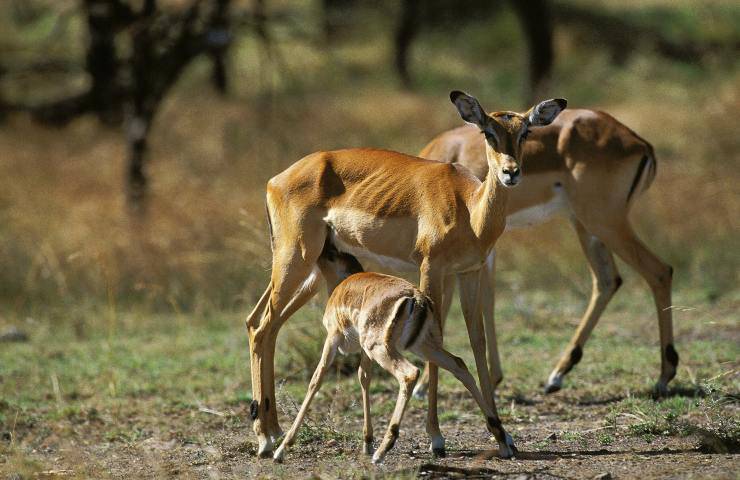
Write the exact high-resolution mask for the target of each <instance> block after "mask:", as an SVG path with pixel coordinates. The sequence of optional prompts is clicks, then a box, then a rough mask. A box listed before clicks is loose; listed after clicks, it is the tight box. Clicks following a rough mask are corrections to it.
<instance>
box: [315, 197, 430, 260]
mask: <svg viewBox="0 0 740 480" xmlns="http://www.w3.org/2000/svg"><path fill="white" fill-rule="evenodd" d="M324 221H325V222H326V223H327V224H328V225H330V226H331V227H332V228H331V230H330V239H331V242H332V243H333V244H334V245H335V246H336V247H337V249H338V250H339V251H340V252H344V253H348V254H350V255H353V256H355V257H357V258H358V259H360V260H366V261H370V262H374V263H376V264H377V265H379V266H380V267H382V268H383V269H388V270H391V271H394V272H414V271H418V269H419V267H418V265H416V264H414V263H413V262H412V261H411V260H410V259H409V258H404V256H405V255H410V252H411V251H412V250H413V242H414V238H415V235H416V231H415V228H416V226H415V224H414V220H412V219H397V218H386V219H383V218H375V217H373V216H371V215H368V214H367V213H365V212H362V211H361V210H353V209H344V208H332V209H331V210H329V212H328V214H327V215H326V217H325V218H324ZM412 228H413V229H414V230H412ZM376 250H381V251H383V252H384V253H387V252H389V251H390V252H397V254H394V255H382V254H378V253H376Z"/></svg>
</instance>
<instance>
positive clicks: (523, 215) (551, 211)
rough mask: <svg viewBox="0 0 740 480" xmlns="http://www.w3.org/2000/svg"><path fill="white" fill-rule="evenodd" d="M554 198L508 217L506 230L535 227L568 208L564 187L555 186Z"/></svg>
mask: <svg viewBox="0 0 740 480" xmlns="http://www.w3.org/2000/svg"><path fill="white" fill-rule="evenodd" d="M553 192H554V195H553V196H552V198H551V199H550V200H549V201H547V202H545V203H541V204H539V205H534V206H532V207H529V208H525V209H523V210H519V211H518V212H515V213H512V214H511V215H509V216H508V217H506V230H513V229H516V228H526V227H533V226H535V225H538V224H540V223H543V222H546V221H547V220H549V219H550V218H552V217H554V216H555V215H558V214H560V213H562V212H564V211H567V210H568V199H567V198H566V196H565V192H564V191H563V188H562V187H553Z"/></svg>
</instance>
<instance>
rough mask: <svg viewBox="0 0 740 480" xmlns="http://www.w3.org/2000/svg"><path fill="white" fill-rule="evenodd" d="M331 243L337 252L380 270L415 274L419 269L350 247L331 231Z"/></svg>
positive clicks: (405, 262) (394, 259)
mask: <svg viewBox="0 0 740 480" xmlns="http://www.w3.org/2000/svg"><path fill="white" fill-rule="evenodd" d="M331 241H332V243H333V244H334V246H336V247H337V250H339V251H340V252H344V253H349V254H350V255H353V256H355V257H357V258H358V259H360V261H362V260H366V261H370V262H373V263H376V264H378V265H379V266H380V267H382V268H385V269H388V270H391V271H394V272H415V271H417V270H419V267H418V266H417V265H414V264H413V263H411V262H408V261H405V260H401V259H398V258H394V257H388V256H385V255H378V254H376V253H373V252H371V251H370V250H368V249H366V248H362V247H358V246H354V245H350V244H349V243H346V242H344V241H343V240H342V239H341V238H339V237H338V236H337V235H336V233H335V232H334V231H333V230H332V233H331Z"/></svg>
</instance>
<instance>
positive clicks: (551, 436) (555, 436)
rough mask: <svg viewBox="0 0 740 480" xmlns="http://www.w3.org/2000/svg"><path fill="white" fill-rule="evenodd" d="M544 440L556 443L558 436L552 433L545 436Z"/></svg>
mask: <svg viewBox="0 0 740 480" xmlns="http://www.w3.org/2000/svg"><path fill="white" fill-rule="evenodd" d="M546 440H550V441H551V442H557V441H558V434H557V433H555V432H552V433H551V434H550V435H548V436H547V438H546Z"/></svg>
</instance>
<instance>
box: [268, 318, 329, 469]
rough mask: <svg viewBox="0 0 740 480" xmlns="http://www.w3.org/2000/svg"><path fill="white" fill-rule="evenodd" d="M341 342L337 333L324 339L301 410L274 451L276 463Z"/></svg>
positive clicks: (303, 415)
mask: <svg viewBox="0 0 740 480" xmlns="http://www.w3.org/2000/svg"><path fill="white" fill-rule="evenodd" d="M341 340H342V335H341V334H340V333H337V332H331V333H329V335H328V336H327V337H326V341H325V342H324V350H323V351H322V352H321V360H320V361H319V365H318V366H317V367H316V370H315V371H314V372H313V376H312V377H311V382H310V383H309V384H308V391H307V392H306V398H305V399H304V400H303V404H302V405H301V409H300V410H299V411H298V416H296V418H295V421H293V426H292V427H290V430H288V433H287V434H286V435H285V438H284V439H283V443H281V444H280V446H279V447H278V449H277V450H275V455H274V457H273V458H274V460H275V461H276V462H282V461H283V457H284V456H285V448H286V446H289V445H292V444H293V441H294V440H295V435H296V433H297V432H298V428H300V426H301V423H303V418H304V417H305V416H306V412H307V411H308V407H309V406H310V405H311V401H312V400H313V397H314V396H315V395H316V392H318V391H319V387H321V380H322V379H323V378H324V375H326V372H327V371H329V367H330V366H331V363H332V362H333V361H334V356H335V354H336V352H337V348H338V346H339V343H340V342H341Z"/></svg>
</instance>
